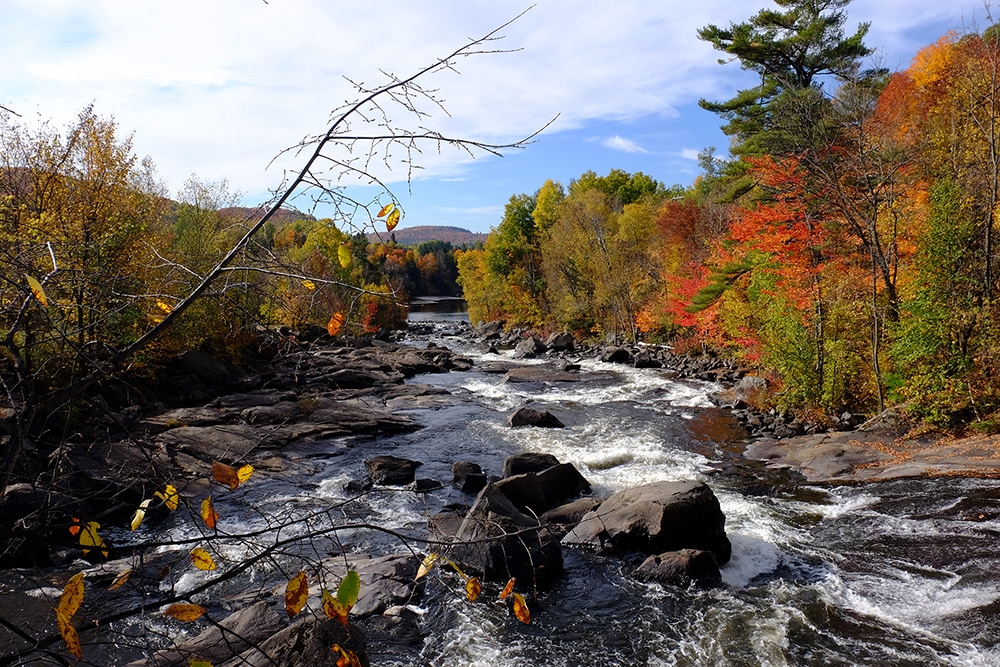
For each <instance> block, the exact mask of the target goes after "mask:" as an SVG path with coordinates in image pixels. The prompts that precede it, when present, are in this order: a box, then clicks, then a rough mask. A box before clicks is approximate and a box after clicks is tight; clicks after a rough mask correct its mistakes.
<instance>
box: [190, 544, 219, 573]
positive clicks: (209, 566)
mask: <svg viewBox="0 0 1000 667" xmlns="http://www.w3.org/2000/svg"><path fill="white" fill-rule="evenodd" d="M191 562H192V563H194V566H195V567H196V568H198V569H199V570H214V569H215V561H214V560H212V555H211V554H209V553H208V552H207V551H205V550H204V549H202V548H201V547H198V548H196V549H192V550H191Z"/></svg>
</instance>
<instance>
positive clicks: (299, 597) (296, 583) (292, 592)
mask: <svg viewBox="0 0 1000 667" xmlns="http://www.w3.org/2000/svg"><path fill="white" fill-rule="evenodd" d="M308 599H309V583H308V581H306V573H305V571H302V572H299V573H298V574H297V575H295V576H294V577H292V578H291V579H290V580H289V581H288V585H287V586H285V611H286V612H288V618H292V617H293V616H295V615H296V614H298V613H299V612H300V611H302V609H303V608H304V607H305V606H306V600H308Z"/></svg>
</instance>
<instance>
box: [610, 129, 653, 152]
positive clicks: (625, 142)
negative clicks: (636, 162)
mask: <svg viewBox="0 0 1000 667" xmlns="http://www.w3.org/2000/svg"><path fill="white" fill-rule="evenodd" d="M601 145H602V146H604V147H606V148H611V149H613V150H616V151H625V152H626V153H648V152H649V151H647V150H646V149H645V148H643V147H642V146H640V145H639V144H637V143H635V142H634V141H632V140H631V139H626V138H625V137H620V136H618V135H617V134H616V135H615V136H613V137H608V138H607V139H602V140H601Z"/></svg>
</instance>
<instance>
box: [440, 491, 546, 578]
mask: <svg viewBox="0 0 1000 667" xmlns="http://www.w3.org/2000/svg"><path fill="white" fill-rule="evenodd" d="M454 540H455V541H454V543H453V544H452V546H449V547H448V548H447V549H446V552H447V554H448V556H449V557H450V558H451V559H452V560H455V561H457V562H459V563H461V564H462V565H464V566H465V567H466V568H468V569H469V570H471V571H474V572H476V573H477V574H481V575H482V577H483V578H484V579H485V580H488V581H496V582H505V581H507V580H508V579H510V578H511V577H517V581H518V583H519V584H521V585H524V586H528V587H531V586H547V585H549V584H551V583H552V582H553V581H555V579H556V578H557V577H558V576H560V575H561V574H562V572H563V559H562V550H561V548H560V546H559V539H558V538H557V537H556V534H555V533H554V532H553V531H551V530H550V529H549V528H547V527H545V526H542V525H541V524H540V523H539V521H538V520H537V519H535V518H534V517H530V516H527V515H526V514H524V513H523V512H521V511H520V510H518V509H517V507H515V506H514V504H513V503H511V501H510V500H509V499H508V498H507V496H505V495H504V494H503V493H502V492H501V491H500V489H498V488H497V485H496V484H495V483H490V484H487V485H486V488H485V489H483V490H482V491H481V492H480V494H479V495H478V496H477V497H476V501H475V503H473V506H472V509H470V510H469V512H468V514H466V516H465V519H463V521H462V525H461V527H460V528H459V529H458V533H457V534H456V535H455V538H454Z"/></svg>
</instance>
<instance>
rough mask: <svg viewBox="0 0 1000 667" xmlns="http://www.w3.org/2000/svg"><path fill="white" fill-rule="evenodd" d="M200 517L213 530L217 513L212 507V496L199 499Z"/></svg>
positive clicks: (216, 520)
mask: <svg viewBox="0 0 1000 667" xmlns="http://www.w3.org/2000/svg"><path fill="white" fill-rule="evenodd" d="M201 519H202V521H204V522H205V525H206V526H208V527H209V528H211V529H212V530H215V524H217V523H218V522H219V515H218V514H217V513H216V511H215V509H214V508H213V507H212V496H209V497H208V498H205V499H204V500H203V501H201Z"/></svg>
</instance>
